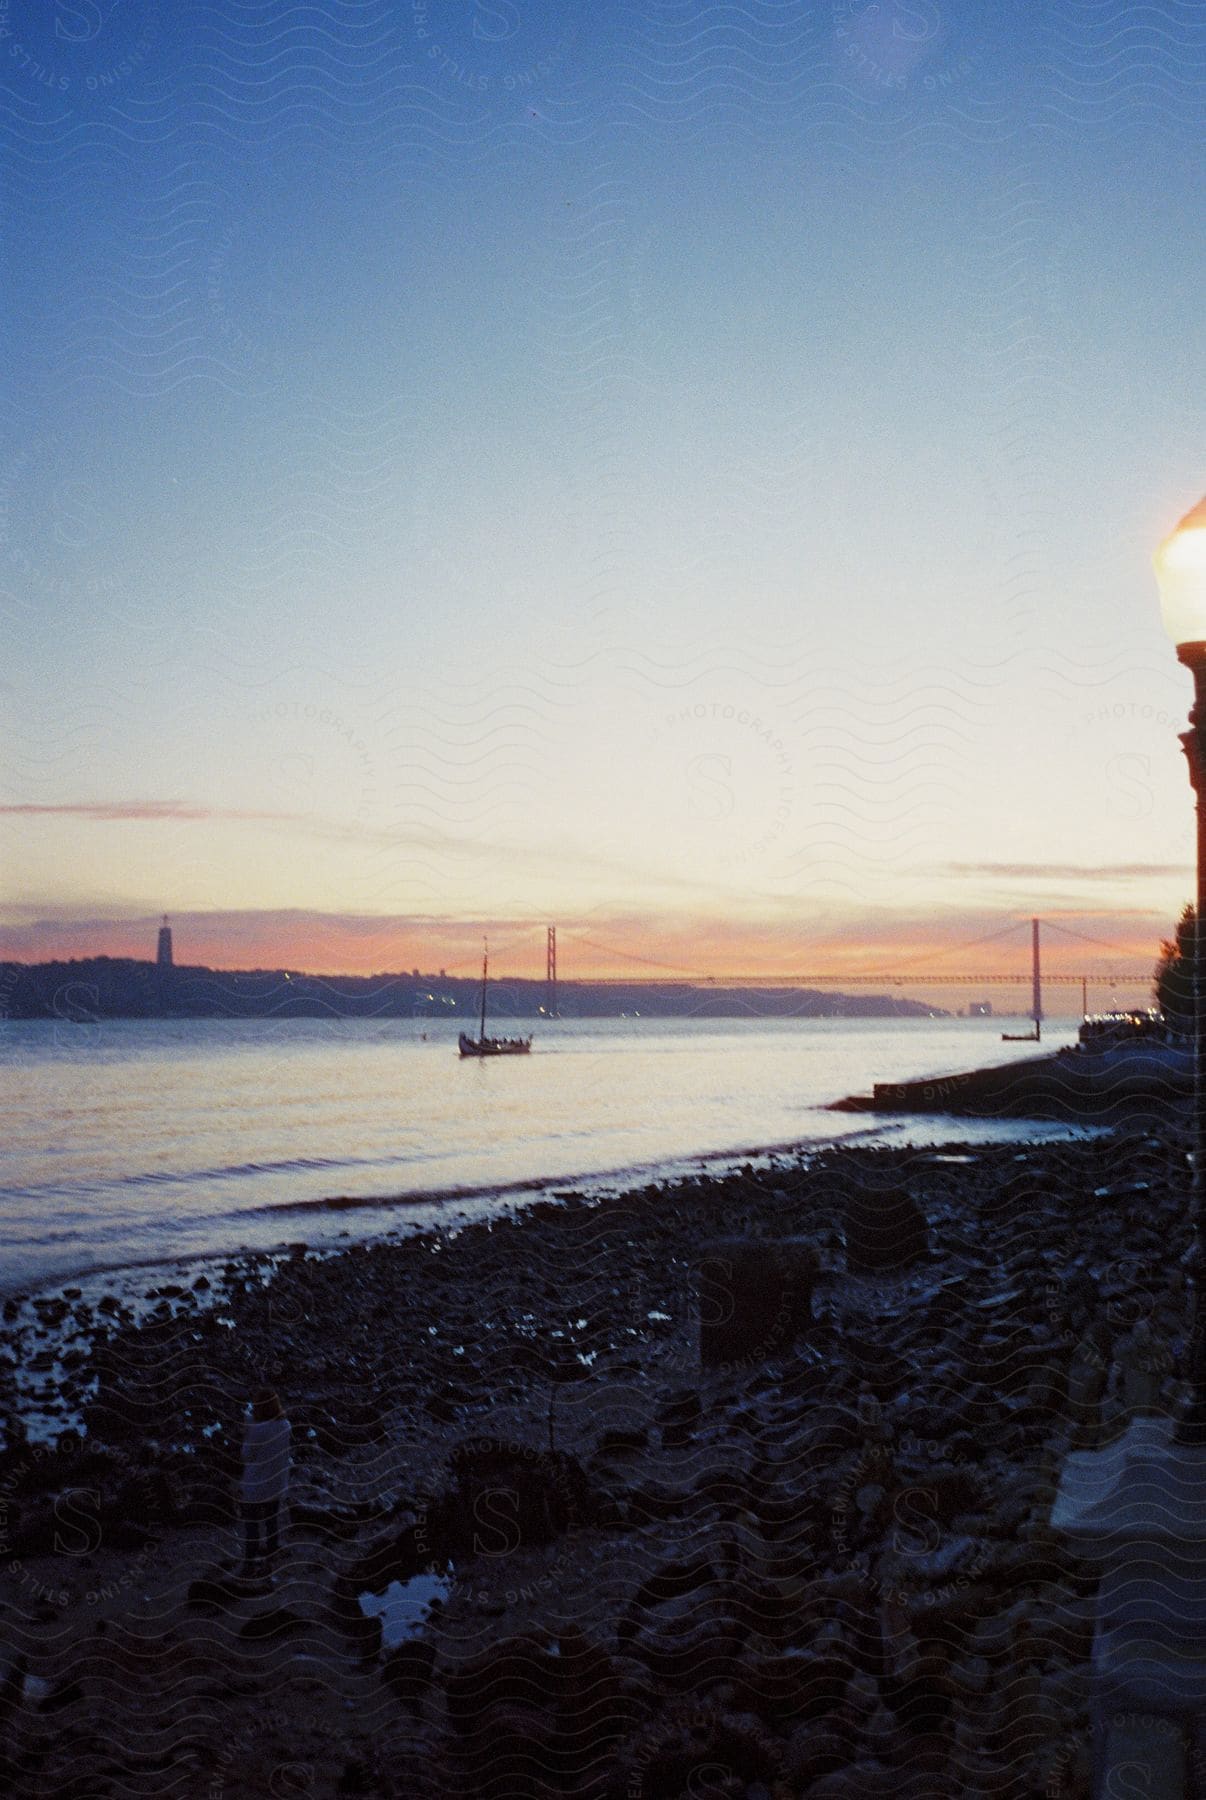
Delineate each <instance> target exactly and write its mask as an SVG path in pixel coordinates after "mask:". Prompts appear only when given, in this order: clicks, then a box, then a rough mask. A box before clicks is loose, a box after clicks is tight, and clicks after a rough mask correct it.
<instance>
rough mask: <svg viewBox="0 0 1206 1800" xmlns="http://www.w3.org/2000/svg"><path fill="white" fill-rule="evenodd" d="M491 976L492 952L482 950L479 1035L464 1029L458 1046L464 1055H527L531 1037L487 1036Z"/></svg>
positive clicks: (458, 1040)
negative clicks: (471, 1035)
mask: <svg viewBox="0 0 1206 1800" xmlns="http://www.w3.org/2000/svg"><path fill="white" fill-rule="evenodd" d="M489 978H490V954H489V951H488V950H483V952H482V995H481V1019H480V1022H479V1025H478V1036H477V1037H475V1038H473V1037H470V1036H469V1035H468V1033H467V1032H464V1031H462V1032H461V1034H460V1037H459V1038H458V1039H457V1048H458V1050H459V1051H460V1053H461V1055H462V1056H526V1055H527V1054H528V1052H529V1050H530V1049H531V1048H532V1040H531V1038H530V1037H526V1038H525V1037H513V1038H499V1037H487V1036H486V984H487V982H488V981H489Z"/></svg>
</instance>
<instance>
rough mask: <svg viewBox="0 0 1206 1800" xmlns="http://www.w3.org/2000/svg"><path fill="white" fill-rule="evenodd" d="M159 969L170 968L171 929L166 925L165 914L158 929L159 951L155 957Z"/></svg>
mask: <svg viewBox="0 0 1206 1800" xmlns="http://www.w3.org/2000/svg"><path fill="white" fill-rule="evenodd" d="M155 961H156V962H157V963H158V965H159V967H160V968H161V969H170V968H171V966H172V928H171V926H170V925H169V924H168V920H167V914H166V913H164V915H163V924H162V925H161V926H160V927H159V950H158V953H157V955H156V957H155Z"/></svg>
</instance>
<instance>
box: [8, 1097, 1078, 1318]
mask: <svg viewBox="0 0 1206 1800" xmlns="http://www.w3.org/2000/svg"><path fill="white" fill-rule="evenodd" d="M935 1079H937V1078H935ZM856 1098H857V1097H852V1098H851V1099H848V1100H841V1101H831V1102H829V1103H828V1104H827V1105H826V1106H824V1107H817V1108H816V1109H815V1110H816V1111H817V1112H818V1113H820V1114H821V1115H824V1114H825V1113H827V1112H840V1111H858V1112H871V1113H873V1114H875V1115H876V1116H875V1117H874V1121H873V1122H869V1123H867V1124H866V1125H864V1126H861V1127H857V1126H856V1127H852V1128H851V1129H850V1130H849V1131H845V1132H841V1131H831V1132H829V1133H818V1134H817V1135H816V1136H808V1137H792V1138H787V1139H784V1140H782V1141H781V1142H778V1143H773V1144H760V1145H752V1144H751V1145H737V1146H735V1147H731V1148H727V1149H719V1150H704V1151H693V1152H688V1153H685V1154H680V1155H674V1156H669V1157H664V1158H659V1159H657V1160H655V1161H650V1162H639V1163H633V1164H628V1165H622V1166H619V1167H614V1168H608V1169H601V1170H596V1171H585V1172H578V1173H572V1174H568V1175H549V1176H530V1177H524V1178H521V1179H519V1180H516V1181H512V1182H505V1183H498V1182H483V1183H480V1184H476V1185H467V1186H452V1187H447V1188H432V1189H422V1190H417V1191H415V1192H413V1193H410V1192H402V1193H391V1194H381V1195H365V1196H359V1197H358V1196H345V1195H338V1194H332V1195H323V1196H320V1197H317V1198H313V1199H307V1200H296V1201H284V1202H281V1203H279V1204H276V1205H264V1206H259V1207H255V1208H248V1209H246V1210H244V1211H240V1212H231V1213H227V1214H222V1215H217V1220H223V1221H225V1222H227V1223H228V1224H231V1225H236V1226H237V1224H238V1223H239V1222H240V1221H242V1220H248V1221H257V1222H259V1221H263V1220H267V1219H275V1218H278V1217H279V1218H280V1219H281V1220H282V1226H283V1225H284V1222H285V1221H286V1220H287V1219H289V1218H298V1219H300V1220H301V1222H303V1223H304V1221H305V1219H306V1218H316V1219H317V1218H323V1217H329V1216H330V1215H333V1214H338V1215H340V1216H343V1215H348V1216H354V1215H357V1214H360V1213H364V1214H377V1213H381V1214H385V1213H388V1212H393V1211H397V1212H398V1213H399V1214H401V1215H403V1216H402V1217H401V1218H400V1220H399V1223H398V1225H397V1226H396V1227H395V1228H394V1229H392V1230H390V1231H388V1232H382V1233H380V1234H369V1233H366V1234H364V1235H363V1236H362V1237H356V1236H354V1235H353V1232H352V1229H351V1228H350V1227H349V1229H348V1230H347V1231H345V1232H341V1233H340V1234H339V1235H338V1237H337V1238H331V1239H327V1240H325V1241H316V1242H315V1243H314V1244H312V1245H310V1244H308V1245H307V1248H310V1249H313V1250H314V1251H315V1253H322V1254H329V1255H338V1254H339V1253H340V1252H341V1251H343V1250H346V1249H348V1248H350V1247H351V1246H352V1245H353V1244H356V1243H375V1242H380V1241H383V1240H384V1239H387V1238H392V1237H400V1236H402V1235H403V1234H404V1233H405V1234H406V1235H412V1234H413V1233H414V1232H419V1233H424V1232H428V1231H438V1230H442V1229H444V1227H443V1226H442V1225H440V1224H439V1223H438V1221H436V1220H428V1221H424V1222H421V1223H416V1224H415V1225H414V1226H413V1227H411V1226H409V1225H408V1224H407V1222H406V1219H405V1214H406V1212H407V1210H408V1209H410V1208H412V1207H414V1208H418V1207H432V1208H439V1209H441V1210H443V1209H452V1208H455V1207H458V1206H461V1207H464V1206H470V1207H473V1206H489V1207H490V1208H491V1211H489V1212H488V1213H487V1212H484V1211H483V1212H481V1213H477V1214H472V1215H466V1216H464V1217H463V1218H460V1219H459V1220H458V1222H457V1223H456V1225H455V1227H454V1229H457V1230H460V1229H464V1228H465V1227H466V1226H467V1225H470V1224H475V1223H477V1222H478V1221H479V1219H484V1218H488V1217H496V1216H499V1215H500V1214H502V1213H504V1212H507V1211H509V1210H522V1208H523V1207H524V1206H525V1205H531V1204H539V1203H540V1202H541V1201H545V1200H548V1201H556V1200H560V1199H576V1198H579V1197H588V1198H593V1199H597V1200H606V1199H609V1198H614V1197H615V1196H617V1195H619V1194H622V1193H625V1192H628V1191H631V1190H635V1189H638V1188H642V1187H646V1186H648V1185H650V1184H651V1183H657V1182H662V1181H675V1180H678V1179H681V1178H682V1177H684V1176H692V1175H695V1174H698V1172H699V1171H700V1170H701V1169H702V1170H705V1171H706V1172H707V1174H708V1175H709V1176H710V1177H712V1178H714V1179H723V1177H724V1175H725V1174H726V1173H729V1172H731V1171H732V1170H733V1169H736V1168H738V1167H742V1166H744V1165H745V1164H747V1163H749V1164H752V1165H754V1166H756V1167H759V1166H762V1164H763V1163H764V1162H766V1161H768V1160H769V1161H774V1160H775V1159H787V1160H789V1161H796V1160H799V1159H800V1158H801V1157H803V1156H807V1155H808V1154H810V1153H812V1152H814V1151H821V1150H826V1149H831V1148H838V1147H841V1146H842V1145H846V1144H849V1145H852V1146H856V1145H859V1144H862V1143H866V1142H869V1141H870V1142H875V1141H877V1140H879V1139H885V1138H889V1137H891V1138H894V1139H896V1140H897V1141H898V1142H900V1141H902V1139H901V1136H900V1134H903V1133H907V1132H908V1131H909V1129H910V1127H909V1125H908V1122H907V1117H906V1111H907V1109H903V1108H902V1109H900V1110H899V1111H895V1112H894V1111H892V1110H889V1109H886V1108H880V1109H877V1108H873V1107H872V1106H870V1105H869V1104H868V1105H867V1106H864V1105H863V1104H861V1102H859V1103H857V1104H855V1103H854V1100H855V1099H856ZM914 1117H915V1118H916V1119H917V1121H918V1129H924V1131H925V1132H926V1134H927V1135H926V1136H925V1137H924V1138H918V1140H917V1141H918V1143H919V1144H922V1145H926V1144H932V1143H935V1142H941V1141H945V1140H946V1137H947V1136H949V1135H952V1134H953V1135H954V1136H957V1137H959V1138H960V1139H961V1141H963V1140H964V1139H965V1138H966V1134H967V1131H968V1128H969V1126H973V1127H974V1126H976V1125H977V1124H979V1125H980V1126H982V1127H983V1129H984V1130H985V1131H992V1130H993V1129H994V1128H995V1127H1000V1128H1002V1129H1007V1130H1009V1131H1010V1132H1011V1133H1013V1132H1014V1131H1015V1129H1016V1130H1017V1131H1021V1130H1022V1129H1023V1128H1025V1127H1027V1126H1033V1128H1034V1131H1033V1133H1031V1132H1026V1133H1025V1136H1024V1138H1022V1137H1019V1138H1018V1139H1017V1141H1026V1142H1042V1141H1046V1140H1047V1139H1049V1138H1050V1136H1051V1135H1052V1133H1053V1130H1055V1131H1060V1130H1063V1129H1066V1130H1068V1131H1077V1130H1084V1131H1100V1130H1103V1129H1109V1128H1110V1126H1109V1122H1108V1121H1107V1122H1103V1121H1099V1120H1077V1119H1074V1118H1068V1119H1044V1118H1041V1117H1034V1118H1031V1117H1029V1116H1027V1115H1025V1114H1019V1115H1017V1116H1012V1115H1010V1116H1007V1117H1006V1116H1002V1117H996V1118H994V1117H984V1118H980V1117H979V1116H978V1115H976V1114H972V1113H967V1114H960V1113H957V1112H949V1113H948V1112H935V1111H933V1110H931V1109H919V1110H918V1111H917V1112H916V1113H915V1114H914ZM931 1121H932V1123H931ZM943 1121H947V1123H946V1124H945V1125H944V1124H943ZM922 1122H924V1123H922ZM934 1132H937V1133H938V1134H939V1135H937V1136H934V1135H931V1133H934ZM982 1141H984V1142H988V1143H991V1142H993V1141H997V1140H994V1139H992V1138H985V1139H984V1140H982ZM1008 1141H1011V1142H1012V1141H1014V1137H1013V1136H1011V1137H1010V1138H1009V1140H1008ZM884 1147H885V1148H892V1147H893V1145H892V1144H891V1143H886V1144H885V1146H884ZM217 1220H216V1221H215V1222H217ZM293 1241H296V1240H291V1239H289V1238H288V1237H287V1236H285V1235H284V1231H283V1230H282V1235H281V1236H280V1237H279V1238H277V1239H275V1240H274V1241H273V1242H270V1243H269V1242H265V1243H262V1244H248V1243H246V1242H243V1243H234V1244H231V1245H229V1246H227V1247H226V1248H207V1249H194V1250H186V1251H183V1252H176V1253H172V1252H171V1251H167V1252H165V1253H162V1254H151V1255H146V1256H133V1257H129V1256H118V1257H114V1258H113V1259H112V1260H107V1261H104V1262H98V1263H90V1264H86V1265H80V1264H79V1263H76V1262H70V1261H65V1262H64V1263H62V1264H60V1265H59V1266H57V1267H56V1268H54V1269H51V1270H45V1271H42V1272H40V1273H36V1274H32V1273H29V1272H23V1271H20V1270H17V1271H15V1272H14V1273H13V1274H12V1275H11V1276H10V1277H6V1276H5V1275H4V1274H3V1273H2V1272H0V1307H3V1305H4V1304H5V1303H7V1302H8V1301H11V1300H13V1299H18V1300H22V1301H24V1300H29V1299H33V1298H40V1297H45V1296H48V1295H49V1294H50V1292H51V1290H53V1289H57V1288H61V1287H63V1286H64V1285H71V1286H95V1285H96V1284H97V1283H100V1282H103V1281H104V1280H106V1279H110V1280H115V1279H120V1278H121V1277H122V1276H128V1277H130V1278H131V1279H137V1278H139V1277H140V1276H144V1275H149V1274H151V1273H153V1272H155V1271H157V1270H158V1271H164V1272H172V1273H176V1274H180V1275H182V1276H183V1275H184V1274H186V1273H188V1272H189V1271H196V1272H200V1273H206V1274H209V1273H211V1272H212V1269H213V1268H214V1267H216V1266H219V1265H223V1264H225V1263H228V1262H232V1261H235V1260H238V1259H239V1258H241V1257H252V1258H261V1259H262V1258H265V1257H269V1258H278V1257H282V1256H285V1255H286V1254H287V1253H288V1251H289V1248H290V1244H291V1242H293ZM13 1250H14V1254H16V1253H17V1252H18V1251H19V1246H14V1247H13Z"/></svg>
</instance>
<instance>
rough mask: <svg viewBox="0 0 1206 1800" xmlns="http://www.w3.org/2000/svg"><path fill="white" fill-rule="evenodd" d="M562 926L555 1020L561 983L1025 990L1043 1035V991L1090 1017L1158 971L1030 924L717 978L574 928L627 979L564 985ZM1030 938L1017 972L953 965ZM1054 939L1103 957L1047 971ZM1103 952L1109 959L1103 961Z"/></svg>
mask: <svg viewBox="0 0 1206 1800" xmlns="http://www.w3.org/2000/svg"><path fill="white" fill-rule="evenodd" d="M557 930H558V928H557V926H555V925H549V926H547V927H546V930H545V989H546V994H545V1010H546V1012H548V1013H550V1014H556V1012H557V1010H558V1008H557V990H558V981H559V979H565V980H580V981H584V982H589V983H590V985H591V986H592V987H630V986H632V985H633V983H634V982H636V981H643V982H650V983H656V984H657V985H658V986H659V987H662V986H664V987H679V986H682V987H700V986H705V987H714V988H733V987H743V988H822V989H823V988H837V989H847V988H868V987H871V988H876V989H878V990H880V991H881V992H886V991H891V990H896V991H900V990H902V989H906V988H969V989H985V988H991V989H999V988H1025V987H1029V988H1030V990H1031V993H1030V999H1031V1005H1030V1009H1029V1016H1030V1017H1031V1018H1033V1020H1034V1022H1035V1029H1036V1031H1037V1029H1038V1026H1039V1022H1040V1020H1041V1019H1042V1017H1043V1004H1042V994H1043V989H1044V987H1058V988H1079V989H1080V990H1081V1010H1082V1012H1083V1013H1087V1012H1088V1001H1089V990H1090V988H1094V989H1098V990H1101V989H1106V990H1107V991H1109V992H1110V993H1111V994H1112V993H1113V992H1114V990H1116V989H1118V988H1132V989H1133V988H1135V987H1136V986H1138V987H1142V988H1148V987H1150V985H1151V981H1152V963H1151V962H1148V963H1147V964H1146V965H1144V966H1143V967H1139V968H1136V967H1135V966H1134V955H1135V953H1134V950H1133V949H1127V948H1126V947H1125V946H1122V945H1119V944H1111V943H1109V942H1107V941H1106V940H1105V939H1104V938H1098V937H1093V936H1091V935H1090V934H1089V933H1087V932H1083V931H1077V930H1075V929H1074V928H1073V927H1072V926H1069V925H1064V924H1062V923H1060V922H1059V921H1058V920H1055V919H1043V918H1035V917H1031V918H1028V919H1011V920H1010V921H1009V923H1008V924H1007V925H1004V926H1002V927H1000V928H999V929H998V930H996V931H991V932H988V933H986V934H984V935H983V936H981V937H976V938H971V939H968V940H967V941H966V942H961V943H958V944H951V945H948V946H944V947H943V948H942V949H939V950H934V951H929V952H927V953H925V954H924V955H922V956H916V957H908V958H906V959H904V960H897V961H896V962H894V963H890V964H888V965H887V966H886V967H884V968H882V969H875V970H867V969H860V970H854V969H839V970H832V969H828V970H816V969H808V968H805V969H798V970H797V969H792V970H787V971H780V972H770V973H767V972H765V971H762V970H758V971H751V970H748V969H747V970H742V971H740V972H717V971H716V970H714V969H700V968H691V967H688V966H686V965H683V964H679V963H670V962H664V961H659V960H658V959H657V958H655V957H648V956H638V955H636V954H635V953H633V952H632V951H627V950H621V949H619V948H618V947H617V946H616V945H614V944H604V943H600V942H599V941H598V940H597V939H594V938H591V937H588V936H587V935H586V933H585V932H582V931H578V930H576V929H573V928H571V929H570V930H568V931H567V930H566V929H565V928H564V927H563V928H562V944H563V946H564V945H565V944H566V942H567V940H568V942H569V944H570V946H571V948H572V950H573V951H576V952H582V951H585V952H586V953H587V954H588V957H589V960H590V962H591V963H592V964H594V965H595V966H598V964H599V963H600V962H602V963H603V966H604V967H606V966H608V964H610V966H611V967H612V968H613V969H614V968H615V966H616V964H617V963H620V964H623V965H625V966H626V968H627V971H628V972H627V973H625V974H606V975H596V974H593V973H592V974H589V975H580V976H579V975H565V974H564V973H563V974H562V975H561V976H560V977H559V974H558V961H557ZM1026 930H1028V931H1029V936H1030V955H1029V957H1027V958H1025V959H1024V960H1021V961H1020V962H1019V966H1018V967H1017V969H1016V970H1010V969H1002V968H1000V967H999V966H998V967H996V968H988V969H984V968H972V969H966V968H959V969H955V970H952V969H951V968H950V967H949V959H950V958H952V957H955V956H963V955H967V954H969V953H970V952H972V951H976V950H980V949H982V948H983V947H984V946H985V945H988V944H1001V943H1002V942H1003V940H1004V939H1006V938H1009V937H1010V936H1012V935H1013V934H1014V933H1015V932H1022V931H1026ZM1050 932H1055V933H1056V934H1057V935H1058V937H1062V938H1067V939H1070V940H1074V941H1076V942H1078V943H1080V944H1085V945H1089V946H1091V947H1092V948H1093V949H1094V950H1096V951H1097V952H1098V954H1097V955H1096V956H1095V957H1094V958H1093V964H1094V966H1093V967H1091V968H1087V967H1085V966H1084V965H1083V963H1082V966H1081V967H1080V968H1078V969H1076V970H1075V971H1072V972H1069V971H1068V970H1067V969H1066V968H1065V969H1059V970H1052V969H1044V968H1043V964H1042V943H1043V936H1044V934H1046V933H1050ZM1102 952H1105V953H1106V956H1104V957H1103V955H1102V954H1101V953H1102Z"/></svg>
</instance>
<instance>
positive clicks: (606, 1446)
mask: <svg viewBox="0 0 1206 1800" xmlns="http://www.w3.org/2000/svg"><path fill="white" fill-rule="evenodd" d="M648 1448H649V1433H648V1432H647V1431H620V1430H615V1431H603V1432H600V1434H599V1442H598V1444H597V1445H596V1446H595V1455H596V1456H627V1455H630V1454H634V1453H635V1452H637V1451H639V1450H647V1449H648Z"/></svg>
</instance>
